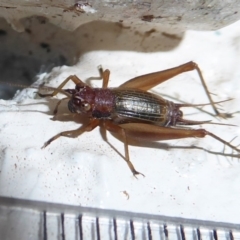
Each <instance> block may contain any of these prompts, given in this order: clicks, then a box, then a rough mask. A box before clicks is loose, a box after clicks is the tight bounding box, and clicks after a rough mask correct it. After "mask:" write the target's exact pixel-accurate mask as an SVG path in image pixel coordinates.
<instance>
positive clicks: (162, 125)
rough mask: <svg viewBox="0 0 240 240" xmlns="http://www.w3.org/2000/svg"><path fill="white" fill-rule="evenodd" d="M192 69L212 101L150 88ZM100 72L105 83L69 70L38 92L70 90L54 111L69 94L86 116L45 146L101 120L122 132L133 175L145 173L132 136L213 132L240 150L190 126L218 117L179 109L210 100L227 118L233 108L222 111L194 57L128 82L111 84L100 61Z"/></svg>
mask: <svg viewBox="0 0 240 240" xmlns="http://www.w3.org/2000/svg"><path fill="white" fill-rule="evenodd" d="M193 70H196V71H197V73H198V76H199V78H200V80H201V83H202V85H203V88H204V90H205V92H206V94H207V97H208V99H209V103H208V104H185V103H183V104H179V103H174V102H172V101H168V100H166V99H164V98H163V97H161V96H159V95H157V94H153V93H151V92H148V90H150V89H151V88H153V87H155V86H157V85H159V84H161V83H163V82H164V81H167V80H169V79H171V78H173V77H174V76H176V75H179V74H181V73H184V72H187V71H193ZM99 73H100V78H101V79H102V87H101V88H92V87H90V86H89V85H87V84H85V83H84V82H83V81H82V80H81V79H79V78H78V77H77V76H76V75H70V76H69V77H67V78H66V79H65V80H64V81H63V82H62V83H61V84H60V85H59V86H58V87H57V88H51V87H50V88H49V90H52V93H47V94H43V93H40V92H39V93H38V95H39V96H40V97H54V96H56V95H57V94H59V93H60V94H63V95H65V96H66V97H64V98H63V99H61V100H59V102H58V103H57V105H56V107H55V109H54V116H56V114H57V112H58V107H59V105H60V104H61V103H62V102H63V101H66V100H68V109H69V111H70V112H71V113H73V114H77V115H79V116H85V117H87V119H88V123H87V124H86V125H81V126H80V127H79V128H77V129H75V130H69V131H64V132H60V133H58V134H56V135H55V136H53V137H52V138H50V139H49V140H48V141H46V142H45V144H44V145H43V147H42V148H45V147H47V146H48V145H49V144H50V143H52V142H53V141H55V140H56V139H58V138H59V137H62V136H64V137H69V138H76V137H78V136H80V135H81V134H83V133H85V132H88V131H92V130H93V129H95V128H96V127H97V126H100V127H103V128H104V129H105V130H107V131H109V132H111V133H113V134H117V135H118V136H120V137H121V139H122V141H123V143H124V149H125V151H124V152H125V154H124V160H125V161H126V163H127V164H128V167H129V168H130V170H131V171H132V173H133V175H134V176H136V175H138V174H141V175H143V174H142V173H140V172H138V171H137V170H136V169H135V168H134V166H133V164H132V162H131V160H130V155H129V149H128V142H129V140H131V139H133V140H134V139H138V140H139V139H140V140H142V141H145V142H154V141H163V140H172V139H183V138H204V137H206V136H209V137H211V138H214V139H215V140H216V141H219V142H221V143H222V144H223V145H225V146H228V147H229V148H231V149H232V150H233V151H236V152H237V153H240V149H239V148H238V147H237V146H234V145H232V143H231V142H228V141H226V140H224V139H222V138H221V137H219V136H216V135H215V134H213V133H212V132H209V131H207V130H205V129H202V128H199V129H193V128H191V127H186V126H192V125H200V124H206V123H208V124H209V123H210V124H214V123H211V122H210V121H197V120H196V121H195V120H194V121H193V120H188V119H185V118H184V117H183V112H182V111H181V110H180V109H181V108H184V107H196V106H204V105H211V106H212V108H213V110H214V112H215V114H216V116H219V117H223V118H227V117H231V114H228V113H220V112H219V111H218V109H217V107H216V104H217V103H219V102H214V101H213V100H212V97H211V95H210V92H209V91H208V88H207V85H206V83H205V81H204V78H203V76H202V73H201V70H200V68H199V67H198V65H197V64H196V63H195V62H192V61H191V62H188V63H185V64H182V65H180V66H177V67H174V68H170V69H166V70H163V71H159V72H154V73H149V74H146V75H142V76H138V77H135V78H132V79H130V80H128V81H126V82H124V83H123V84H121V85H120V86H119V87H116V88H108V82H109V76H110V71H109V70H108V69H107V70H103V68H102V67H101V66H100V67H99ZM69 81H72V82H73V83H74V84H75V88H74V89H64V86H65V85H66V84H67V83H68V82H69ZM225 101H228V100H225ZM221 102H224V101H221ZM239 156H240V155H239ZM143 176H144V175H143Z"/></svg>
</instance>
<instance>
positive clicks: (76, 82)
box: [38, 75, 86, 97]
mask: <svg viewBox="0 0 240 240" xmlns="http://www.w3.org/2000/svg"><path fill="white" fill-rule="evenodd" d="M69 81H73V82H74V83H75V84H76V85H80V86H86V84H85V83H84V82H82V81H81V80H80V79H79V78H78V77H77V76H76V75H70V76H68V77H67V78H66V79H65V80H64V81H63V82H62V83H61V84H60V85H59V86H58V87H57V88H56V89H55V90H54V91H53V92H52V93H48V94H43V93H38V95H39V96H40V97H54V96H56V95H57V94H58V93H62V94H65V95H66V96H69V94H67V93H66V92H64V91H63V90H62V89H63V87H64V86H65V85H66V84H67V83H68V82H69Z"/></svg>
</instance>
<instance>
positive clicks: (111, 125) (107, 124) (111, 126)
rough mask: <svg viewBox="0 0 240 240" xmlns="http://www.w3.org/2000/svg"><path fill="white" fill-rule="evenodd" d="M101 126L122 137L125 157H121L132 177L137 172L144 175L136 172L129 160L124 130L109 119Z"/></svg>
mask: <svg viewBox="0 0 240 240" xmlns="http://www.w3.org/2000/svg"><path fill="white" fill-rule="evenodd" d="M103 126H104V128H105V129H106V130H108V131H110V132H113V133H116V134H118V135H119V136H121V137H122V140H123V142H124V152H125V158H123V159H124V160H125V161H126V163H127V165H128V167H129V168H130V170H131V172H132V173H133V175H134V177H136V175H139V174H140V175H142V176H144V177H145V175H144V174H142V173H140V172H138V171H137V170H136V169H135V168H134V166H133V164H132V162H131V161H130V157H129V150H128V142H127V136H126V133H125V130H124V129H123V128H121V127H119V126H118V125H116V124H114V123H112V122H111V121H108V120H105V121H103ZM105 140H106V139H105Z"/></svg>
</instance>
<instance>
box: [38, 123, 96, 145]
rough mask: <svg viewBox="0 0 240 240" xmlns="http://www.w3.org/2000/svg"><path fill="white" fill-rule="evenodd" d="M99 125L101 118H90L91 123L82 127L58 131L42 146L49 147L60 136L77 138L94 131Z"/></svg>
mask: <svg viewBox="0 0 240 240" xmlns="http://www.w3.org/2000/svg"><path fill="white" fill-rule="evenodd" d="M98 125H99V120H98V119H93V120H90V123H89V124H88V125H86V126H81V127H80V128H78V129H76V130H70V131H65V132H61V133H58V134H57V135H55V136H53V137H52V138H50V139H49V140H48V141H47V142H45V143H44V145H43V146H42V148H45V147H47V146H48V145H49V144H50V143H51V142H53V141H54V140H56V139H58V138H59V137H69V138H76V137H78V136H80V135H81V134H82V133H84V132H90V131H92V130H93V129H94V128H96V127H97V126H98Z"/></svg>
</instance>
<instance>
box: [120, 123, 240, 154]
mask: <svg viewBox="0 0 240 240" xmlns="http://www.w3.org/2000/svg"><path fill="white" fill-rule="evenodd" d="M120 127H122V128H123V129H124V130H125V134H126V136H127V137H129V138H133V139H141V140H144V141H161V140H172V139H182V138H204V137H206V136H210V137H212V138H214V139H216V140H217V141H219V142H221V143H223V144H224V145H226V146H228V147H229V148H231V149H232V150H234V151H236V152H238V153H240V149H238V148H237V147H236V146H234V145H232V144H231V142H227V141H225V140H224V139H222V138H220V137H218V136H217V135H215V134H213V133H211V132H208V131H206V130H205V129H190V128H189V129H181V128H170V127H160V126H157V125H150V124H145V123H125V124H121V125H120ZM239 157H240V154H239Z"/></svg>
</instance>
